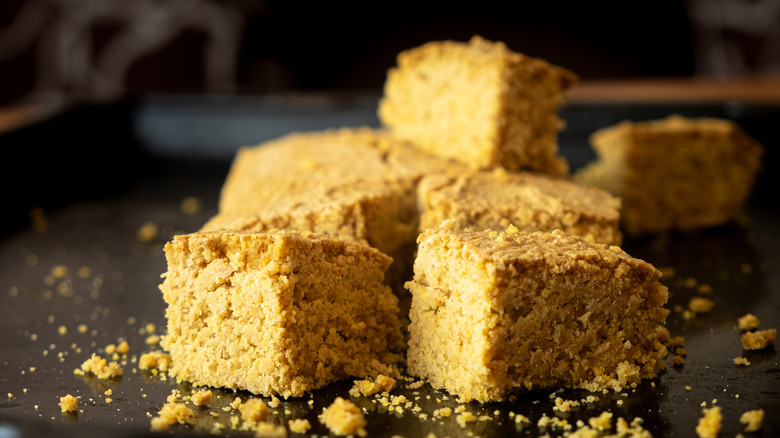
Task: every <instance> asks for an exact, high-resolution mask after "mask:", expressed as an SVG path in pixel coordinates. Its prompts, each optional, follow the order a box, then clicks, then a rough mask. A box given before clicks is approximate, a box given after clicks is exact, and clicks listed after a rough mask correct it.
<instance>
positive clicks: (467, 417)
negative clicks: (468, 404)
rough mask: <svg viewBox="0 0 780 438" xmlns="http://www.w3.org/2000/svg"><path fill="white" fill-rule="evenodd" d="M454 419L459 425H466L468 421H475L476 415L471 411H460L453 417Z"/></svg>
mask: <svg viewBox="0 0 780 438" xmlns="http://www.w3.org/2000/svg"><path fill="white" fill-rule="evenodd" d="M455 421H457V422H458V424H459V425H460V427H466V425H467V424H468V423H471V422H474V421H477V417H476V415H474V414H473V413H471V412H461V413H460V414H458V415H457V416H456V417H455Z"/></svg>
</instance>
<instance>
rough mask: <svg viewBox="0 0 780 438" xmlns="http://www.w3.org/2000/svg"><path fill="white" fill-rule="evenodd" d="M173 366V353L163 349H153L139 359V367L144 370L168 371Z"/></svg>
mask: <svg viewBox="0 0 780 438" xmlns="http://www.w3.org/2000/svg"><path fill="white" fill-rule="evenodd" d="M170 366H171V355H170V354H168V353H163V352H162V351H151V352H149V353H144V354H142V355H141V358H140V359H138V368H140V369H142V370H146V369H157V370H160V371H167V370H168V368H170Z"/></svg>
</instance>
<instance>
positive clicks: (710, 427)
mask: <svg viewBox="0 0 780 438" xmlns="http://www.w3.org/2000/svg"><path fill="white" fill-rule="evenodd" d="M721 421H723V414H721V412H720V407H719V406H714V407H712V408H710V409H704V416H703V417H702V418H701V419H699V424H698V425H697V426H696V434H697V435H699V437H700V438H715V437H717V436H718V434H719V433H720V429H721Z"/></svg>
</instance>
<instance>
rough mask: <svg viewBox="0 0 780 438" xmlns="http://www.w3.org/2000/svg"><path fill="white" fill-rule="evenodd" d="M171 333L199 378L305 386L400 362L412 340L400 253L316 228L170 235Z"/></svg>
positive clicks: (221, 383) (249, 385) (178, 371)
mask: <svg viewBox="0 0 780 438" xmlns="http://www.w3.org/2000/svg"><path fill="white" fill-rule="evenodd" d="M165 255H166V259H167V262H168V272H167V273H166V274H165V275H164V277H165V281H164V282H163V284H162V285H161V286H160V289H161V290H162V292H163V298H164V300H165V302H166V303H167V304H168V308H167V310H166V317H167V319H168V334H167V335H166V336H165V337H164V338H163V342H162V345H163V347H164V348H166V349H167V350H168V351H169V352H170V354H171V358H172V359H173V364H172V366H171V371H170V372H171V374H173V375H175V376H176V377H177V378H179V379H182V380H187V381H191V382H193V383H195V384H198V385H210V386H217V387H226V388H233V389H245V390H248V391H250V392H252V393H255V394H262V395H265V396H270V395H274V394H279V395H282V396H285V397H289V396H300V395H303V394H304V393H306V392H307V391H309V390H312V389H315V388H319V387H322V386H324V385H326V384H328V383H330V382H333V381H336V380H340V379H344V378H347V377H359V378H364V377H367V376H376V375H378V374H379V373H382V374H386V375H387V374H388V373H389V374H393V373H394V368H393V364H394V362H395V361H396V360H397V359H398V356H397V355H396V354H395V353H394V351H398V350H399V349H400V348H401V347H402V343H403V339H402V337H403V335H402V333H401V329H400V322H399V318H398V299H397V298H396V296H395V295H393V293H392V292H391V291H390V289H389V287H387V286H385V285H383V283H382V280H383V276H384V273H385V270H386V269H387V267H388V265H389V264H390V258H389V257H387V256H385V255H384V254H382V253H380V252H379V251H377V250H376V249H374V248H370V247H368V246H366V245H362V244H357V243H351V242H346V241H343V240H340V239H336V238H333V237H330V236H327V235H323V234H317V233H311V232H295V231H286V230H271V231H268V232H260V233H243V232H209V233H193V234H188V235H181V236H176V237H174V239H173V241H171V242H169V243H168V244H167V245H166V246H165Z"/></svg>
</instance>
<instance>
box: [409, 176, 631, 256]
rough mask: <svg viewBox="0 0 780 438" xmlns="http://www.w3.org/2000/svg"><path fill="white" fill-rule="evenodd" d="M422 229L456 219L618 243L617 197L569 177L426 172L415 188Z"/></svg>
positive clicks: (496, 227)
mask: <svg viewBox="0 0 780 438" xmlns="http://www.w3.org/2000/svg"><path fill="white" fill-rule="evenodd" d="M417 199H418V202H419V210H420V211H421V213H422V215H421V217H420V230H425V229H428V228H433V227H437V226H439V225H440V224H441V223H442V222H443V221H444V220H446V219H456V220H457V223H459V224H460V225H461V226H465V227H469V228H475V229H490V230H496V231H500V230H505V229H506V228H507V227H508V226H509V225H510V224H511V225H514V226H515V227H517V228H518V229H520V230H521V231H553V230H555V229H560V230H562V231H564V232H566V233H569V234H574V235H578V236H581V237H582V238H584V239H585V240H587V241H589V242H596V243H605V244H608V245H620V243H621V237H622V235H621V233H620V225H619V218H620V200H619V199H617V198H615V197H613V196H612V195H610V194H609V192H607V191H604V190H599V189H596V188H592V187H583V186H580V185H578V184H575V183H573V182H571V181H569V180H566V179H563V178H558V177H552V176H548V175H542V174H536V173H530V172H522V173H511V174H510V173H508V172H506V171H504V170H503V169H496V170H494V171H492V172H471V173H465V174H461V175H460V176H452V175H443V174H438V175H430V176H427V177H425V178H423V179H422V180H421V181H420V185H419V187H418V196H417Z"/></svg>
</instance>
